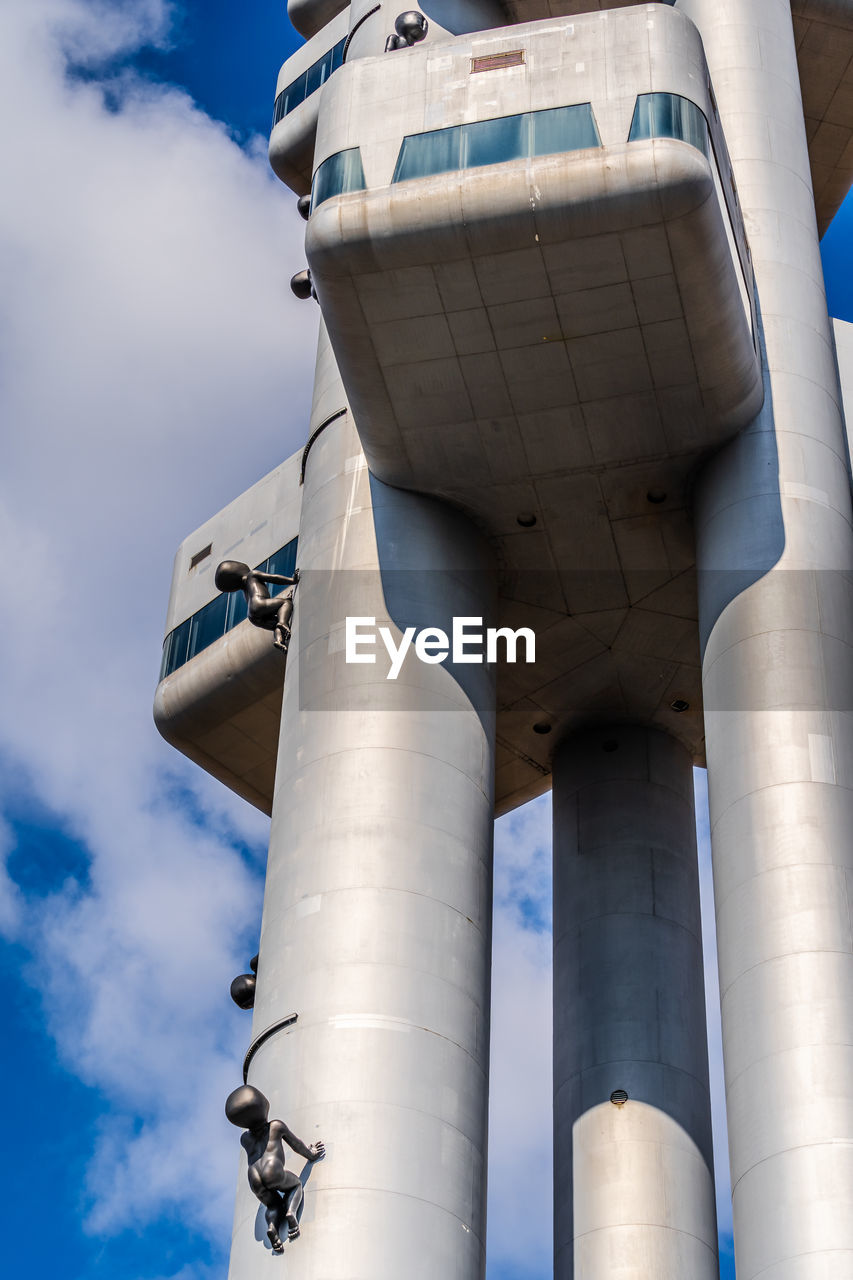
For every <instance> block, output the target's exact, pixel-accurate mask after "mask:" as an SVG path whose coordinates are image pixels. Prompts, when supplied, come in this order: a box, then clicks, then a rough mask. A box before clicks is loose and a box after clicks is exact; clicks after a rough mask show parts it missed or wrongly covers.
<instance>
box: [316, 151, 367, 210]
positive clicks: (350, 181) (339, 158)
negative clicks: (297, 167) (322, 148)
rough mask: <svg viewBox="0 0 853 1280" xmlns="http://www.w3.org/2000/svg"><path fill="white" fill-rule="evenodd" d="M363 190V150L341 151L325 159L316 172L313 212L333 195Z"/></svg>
mask: <svg viewBox="0 0 853 1280" xmlns="http://www.w3.org/2000/svg"><path fill="white" fill-rule="evenodd" d="M363 190H364V170H363V169H362V167H361V152H360V151H359V149H358V147H350V148H349V150H347V151H339V152H338V153H337V154H336V155H333V156H329V158H328V160H324V161H323V163H322V164H321V165H320V167H319V169H318V170H317V172H316V173H315V174H314V183H313V186H312V188H311V211H312V212H313V211H314V210H315V209H316V208H317V206H318V205H320V204H322V203H323V201H324V200H331V198H332V196H340V195H345V194H346V192H348V191H363Z"/></svg>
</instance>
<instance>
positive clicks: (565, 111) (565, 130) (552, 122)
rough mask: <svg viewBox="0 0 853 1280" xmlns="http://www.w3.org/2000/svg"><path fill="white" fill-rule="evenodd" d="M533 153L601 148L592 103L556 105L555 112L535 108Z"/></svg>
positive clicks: (532, 116) (549, 153)
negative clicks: (573, 105)
mask: <svg viewBox="0 0 853 1280" xmlns="http://www.w3.org/2000/svg"><path fill="white" fill-rule="evenodd" d="M530 120H531V123H532V125H533V154H534V155H535V156H550V155H555V154H557V153H558V152H560V151H583V150H584V148H586V147H600V146H601V139H600V138H599V136H598V129H597V128H596V124H595V117H594V116H593V114H592V107H591V106H590V104H589V103H588V102H582V103H580V104H579V105H578V106H576V107H555V108H554V109H553V111H532V112H531V113H530Z"/></svg>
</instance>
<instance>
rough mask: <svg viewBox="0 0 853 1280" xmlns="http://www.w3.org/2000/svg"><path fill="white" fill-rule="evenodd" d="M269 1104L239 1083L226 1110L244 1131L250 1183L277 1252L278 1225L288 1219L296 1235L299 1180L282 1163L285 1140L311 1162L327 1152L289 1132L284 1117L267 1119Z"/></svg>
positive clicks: (280, 1245) (279, 1249)
mask: <svg viewBox="0 0 853 1280" xmlns="http://www.w3.org/2000/svg"><path fill="white" fill-rule="evenodd" d="M269 1110H270V1104H269V1102H268V1101H267V1099H266V1098H265V1097H264V1095H263V1094H262V1093H261V1091H260V1089H255V1088H254V1087H253V1086H252V1085H250V1084H244V1085H241V1086H240V1088H239V1089H235V1090H234V1092H233V1093H230V1094H229V1095H228V1099H227V1101H226V1103H225V1114H226V1116H227V1117H228V1119H229V1120H230V1121H231V1123H232V1124H235V1125H237V1127H238V1128H239V1129H245V1130H246V1132H245V1133H244V1134H243V1135H242V1136H241V1138H240V1145H241V1146H242V1147H243V1148H244V1150H245V1152H246V1156H247V1157H248V1161H249V1186H250V1187H251V1188H252V1191H253V1192H254V1194H255V1195H256V1196H257V1197H258V1199H259V1200H260V1202H261V1204H263V1205H265V1206H266V1213H265V1215H264V1217H265V1218H266V1223H267V1236H268V1238H269V1242H270V1244H271V1245H272V1247H273V1249H274V1251H275V1252H276V1253H281V1252H282V1251H283V1250H284V1244H283V1243H282V1240H281V1236H280V1235H279V1229H280V1228H281V1226H282V1225H283V1224H284V1223H287V1238H288V1240H295V1239H296V1237H297V1236H298V1235H299V1218H298V1216H297V1215H298V1213H299V1207H300V1205H301V1204H302V1182H301V1180H300V1179H299V1178H298V1177H297V1176H296V1174H295V1173H291V1172H290V1170H289V1169H285V1167H284V1145H283V1144H284V1143H285V1142H286V1143H287V1145H288V1146H289V1147H290V1148H291V1149H292V1150H293V1151H295V1152H297V1154H298V1155H300V1156H304V1157H305V1159H306V1160H309V1161H310V1162H311V1163H312V1164H313V1162H314V1161H315V1160H320V1159H321V1158H322V1157H323V1156H324V1155H325V1154H326V1148H325V1146H324V1144H323V1143H322V1142H319V1141H318V1142H315V1143H314V1144H313V1145H312V1146H310V1147H309V1146H307V1145H306V1143H304V1142H302V1140H301V1139H300V1138H297V1137H296V1134H295V1133H291V1131H290V1129H288V1127H287V1125H286V1124H285V1123H284V1121H283V1120H268V1119H267V1117H268V1116H269Z"/></svg>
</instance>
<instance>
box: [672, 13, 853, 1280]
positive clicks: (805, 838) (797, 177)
mask: <svg viewBox="0 0 853 1280" xmlns="http://www.w3.org/2000/svg"><path fill="white" fill-rule="evenodd" d="M683 7H684V9H685V11H686V12H687V13H689V14H690V15H691V16H693V17H694V18H695V20H696V21H697V23H698V24H699V26H700V28H701V30H702V33H703V36H704V39H705V49H706V53H707V56H708V62H709V65H710V67H711V72H712V75H713V77H714V84H715V87H716V92H717V100H718V102H719V107H720V113H721V117H722V120H723V124H724V127H725V129H726V133H727V136H728V139H729V146H730V150H731V153H732V158H733V163H734V167H735V177H736V179H737V182H738V187H739V189H740V192H741V199H742V201H743V205H744V208H745V210H746V211H747V216H748V218H749V222H750V240H751V245H752V252H753V258H754V263H755V275H756V281H757V285H758V291H759V298H760V305H761V313H762V318H763V329H764V340H765V344H766V363H767V369H766V379H767V385H768V396H767V399H766V401H765V409H764V411H763V413H762V414H761V415H760V417H759V418H758V419H757V421H756V422H755V423H754V424H753V426H752V427H750V429H749V430H748V431H747V432H745V433H744V434H743V435H742V436H741V438H740V439H739V440H737V441H736V442H735V443H734V444H732V445H730V446H728V447H727V448H726V449H725V450H724V451H723V452H722V453H721V454H719V455H718V456H717V457H716V458H715V459H714V460H713V461H712V462H711V463H710V464H709V465H708V467H707V468H706V470H705V473H704V475H703V476H702V477H701V479H700V482H699V484H698V487H697V510H696V531H697V557H698V564H699V584H700V621H701V625H702V628H703V635H704V655H703V665H704V677H703V680H704V699H705V728H706V735H707V756H708V779H709V793H710V805H711V829H712V845H713V858H714V886H715V898H716V911H717V942H718V950H719V965H720V988H721V993H722V1013H723V1047H724V1057H725V1071H726V1096H727V1107H728V1125H729V1151H730V1156H731V1173H732V1188H733V1203H734V1228H735V1257H736V1265H737V1275H738V1280H758V1278H759V1277H760V1280H794V1278H796V1280H827V1278H828V1277H830V1276H831V1277H837V1276H842V1275H850V1274H853V936H852V935H851V917H850V909H849V894H850V888H851V883H853V838H851V833H853V716H851V709H853V698H851V696H850V695H851V675H853V649H851V640H853V584H851V577H850V571H851V567H853V537H851V504H850V480H849V473H848V467H847V458H846V447H845V441H844V436H843V429H842V421H841V417H840V413H839V391H838V385H837V380H836V371H835V361H834V354H833V347H832V339H831V333H830V326H829V321H828V319H827V312H826V300H825V297H824V290H823V280H822V274H821V265H820V256H819V252H818V242H817V233H816V226H815V214H814V206H813V201H812V192H811V185H810V176H809V158H808V152H807V147H806V137H805V132H804V129H803V119H802V105H801V101H800V88H799V82H798V73H797V59H796V50H795V44H794V37H793V31H792V25H791V13H790V8H789V5H788V4H787V3H770V2H769V0H724V2H723V3H719V2H718V0H685V3H684V4H683Z"/></svg>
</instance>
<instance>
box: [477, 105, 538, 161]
mask: <svg viewBox="0 0 853 1280" xmlns="http://www.w3.org/2000/svg"><path fill="white" fill-rule="evenodd" d="M529 154H530V117H529V115H521V116H500V117H499V118H498V119H497V120H477V121H476V122H475V123H474V124H465V125H463V126H462V168H463V169H479V168H481V167H482V166H483V165H487V164H502V163H503V162H504V161H505V160H521V159H523V158H526V157H527V156H528V155H529Z"/></svg>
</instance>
